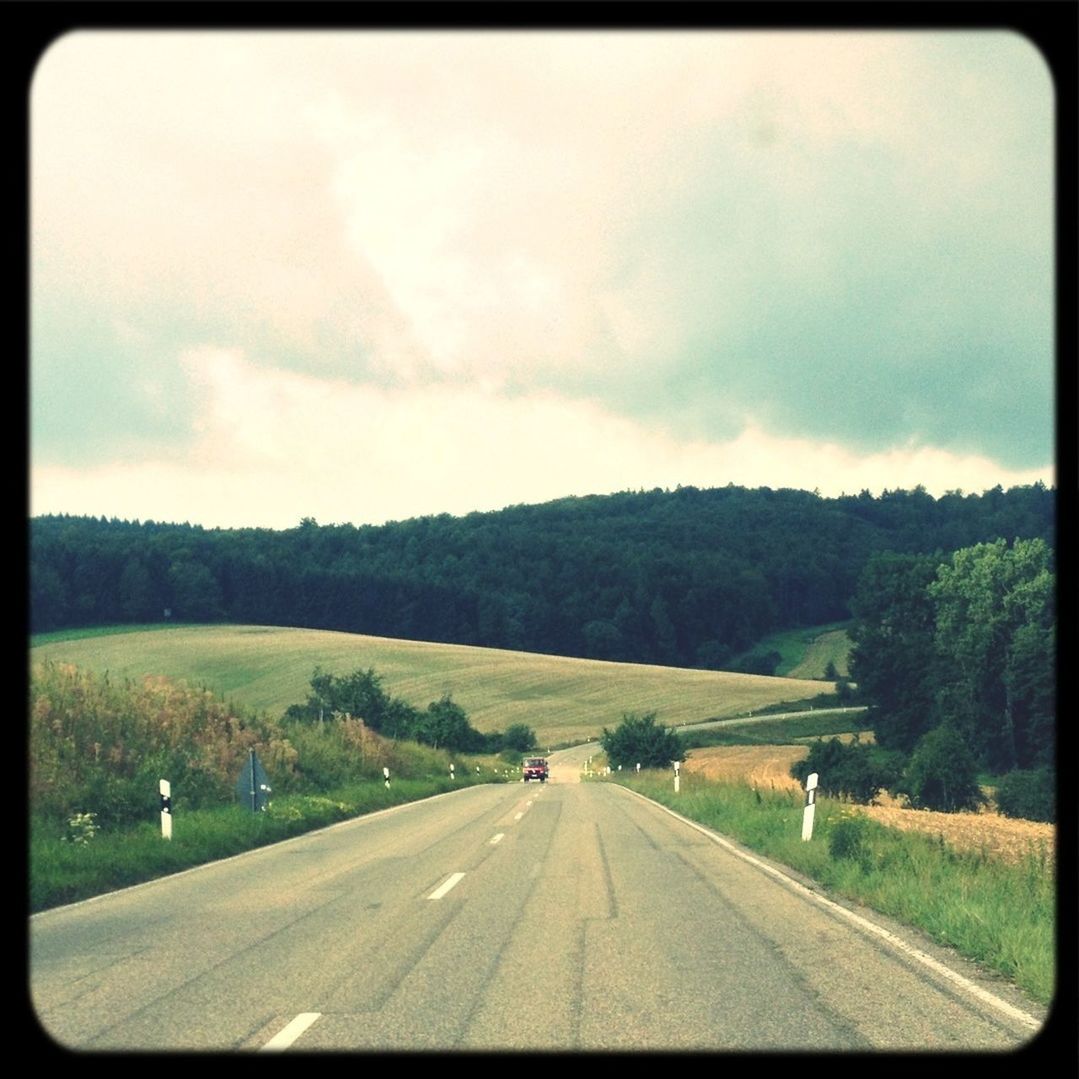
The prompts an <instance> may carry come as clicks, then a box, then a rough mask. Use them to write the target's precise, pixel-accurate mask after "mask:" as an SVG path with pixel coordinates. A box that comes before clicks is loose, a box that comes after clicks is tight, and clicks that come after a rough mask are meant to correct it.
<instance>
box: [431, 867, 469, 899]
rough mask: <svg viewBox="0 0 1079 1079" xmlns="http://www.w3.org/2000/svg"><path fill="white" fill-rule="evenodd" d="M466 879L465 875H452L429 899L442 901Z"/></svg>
mask: <svg viewBox="0 0 1079 1079" xmlns="http://www.w3.org/2000/svg"><path fill="white" fill-rule="evenodd" d="M463 879H464V873H451V874H450V875H449V877H448V878H447V879H446V880H445V881H444V882H443V883H442V884H440V885H439V886H438V887H437V888H436V889H435V890H434V891H433V892H432V893H431V894H430V895H429V896H428V897H427V898H428V899H441V898H442V897H443V896H444V895H445V894H446V893H447V892H448V891H449V890H450V889H451V888H455V887H457V885H458V884H460V883H461V881H462V880H463Z"/></svg>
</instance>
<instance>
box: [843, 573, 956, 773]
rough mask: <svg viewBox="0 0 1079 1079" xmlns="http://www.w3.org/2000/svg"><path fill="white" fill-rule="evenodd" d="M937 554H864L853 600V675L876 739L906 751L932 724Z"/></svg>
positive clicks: (936, 659)
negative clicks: (867, 706)
mask: <svg viewBox="0 0 1079 1079" xmlns="http://www.w3.org/2000/svg"><path fill="white" fill-rule="evenodd" d="M940 562H941V556H939V555H902V554H894V553H886V554H881V555H877V556H875V557H873V558H871V559H870V560H869V562H868V563H867V564H866V567H865V570H864V571H863V572H862V575H861V577H860V578H859V581H858V589H857V591H856V592H855V596H854V599H853V600H852V602H851V610H852V612H853V614H854V617H855V622H854V625H853V627H852V628H851V631H850V636H851V640H852V642H853V648H852V650H851V655H850V673H851V679H852V680H853V681H854V682H856V683H857V684H858V690H859V694H860V695H861V696H862V697H863V698H864V699H866V700H868V701H869V702H870V706H871V708H872V710H873V712H872V722H873V730H874V733H875V735H876V739H877V742H878V744H879V745H881V746H884V747H885V748H888V749H897V750H901V751H903V752H905V753H909V752H910V751H911V750H912V749H913V748H914V746H915V745H916V743H917V741H918V739H919V738H920V737H921V736H922V735H923V734H924V733H925V732H926V731H927V730H929V729H930V728H931V727H933V726H934V725H935V723H936V719H935V711H934V710H935V706H936V690H937V686H938V678H939V676H938V658H937V650H936V641H935V632H936V619H935V610H934V606H933V602H932V600H931V599H930V596H929V594H928V588H929V585H930V584H931V583H932V582H933V581H934V580H935V579H936V571H937V566H938V565H939V564H940Z"/></svg>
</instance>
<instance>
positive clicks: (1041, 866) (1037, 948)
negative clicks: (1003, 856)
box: [608, 773, 1056, 1004]
mask: <svg viewBox="0 0 1079 1079" xmlns="http://www.w3.org/2000/svg"><path fill="white" fill-rule="evenodd" d="M608 781H610V780H608ZM618 782H620V783H622V784H623V785H625V786H627V787H630V788H631V789H633V790H636V791H639V792H640V793H642V794H644V795H647V796H648V797H649V798H652V799H654V800H655V801H657V802H659V803H661V804H663V805H666V806H669V807H670V808H671V809H674V810H675V811H676V812H678V813H681V814H682V815H683V816H685V817H688V818H690V819H691V820H695V821H698V822H699V823H701V824H704V825H706V826H707V827H709V828H713V829H715V831H717V832H721V833H722V834H724V835H727V836H731V837H732V838H734V839H736V840H738V841H739V842H740V843H743V844H744V845H745V846H746V847H749V848H750V849H752V850H755V851H758V852H759V853H761V854H763V855H765V856H766V857H768V858H770V859H774V860H775V861H777V862H781V863H782V864H784V865H788V866H790V867H791V868H792V869H794V870H796V871H798V872H799V873H802V874H804V875H805V876H807V877H810V878H812V879H813V880H815V881H817V882H819V883H820V884H821V885H823V886H824V887H826V888H827V889H829V890H830V891H832V892H833V893H835V894H837V895H840V896H844V897H846V898H848V899H851V900H854V901H856V902H859V903H862V904H864V905H865V906H867V907H870V908H872V909H874V910H877V911H880V912H881V913H883V914H887V915H889V916H891V917H894V918H895V919H896V920H897V921H901V922H903V923H904V924H907V925H911V926H915V927H917V928H919V929H921V930H923V931H924V932H926V933H927V934H928V935H929V936H930V937H932V938H933V939H934V940H936V941H938V942H939V943H941V944H945V945H948V946H950V947H952V948H954V949H955V950H956V951H958V952H959V953H960V954H962V955H964V956H966V957H968V958H970V959H973V960H975V961H977V962H978V963H980V964H982V965H983V966H985V967H987V968H989V969H991V970H995V971H997V972H998V973H1000V974H1002V975H1003V976H1004V977H1006V978H1007V979H1008V980H1009V981H1012V982H1014V983H1015V984H1016V985H1017V986H1019V987H1020V988H1021V989H1023V990H1024V991H1025V992H1027V993H1028V994H1029V995H1030V996H1031V997H1032V998H1033V999H1034V1000H1037V1001H1039V1002H1041V1003H1044V1004H1047V1003H1049V1001H1050V999H1051V998H1052V996H1053V990H1054V980H1055V948H1054V937H1055V906H1056V886H1055V880H1054V876H1053V871H1052V865H1051V862H1050V861H1049V860H1048V859H1047V858H1046V857H1045V856H1044V854H1043V853H1039V852H1035V851H1032V852H1031V854H1030V856H1029V857H1028V858H1027V859H1026V860H1025V861H1024V862H1023V863H1022V864H1020V865H1018V866H1015V865H1008V864H1006V863H1004V862H1001V861H998V860H996V859H993V858H991V857H989V856H988V855H987V854H986V853H985V852H978V853H962V852H958V851H955V850H952V849H951V848H949V847H946V846H945V845H944V844H943V843H942V842H940V841H938V840H936V839H934V838H932V837H929V836H926V835H920V834H915V833H910V832H901V831H898V830H896V829H892V828H886V827H884V826H882V825H880V824H878V823H876V822H875V821H871V820H868V819H867V818H865V817H864V816H861V815H859V814H857V813H856V812H855V811H854V810H852V808H851V807H850V806H848V805H844V804H843V803H840V802H835V801H832V800H831V799H827V798H822V799H819V800H818V802H817V809H816V817H815V823H814V830H813V839H812V840H811V841H810V842H803V841H802V839H801V824H802V813H803V803H802V799H801V797H800V796H799V795H798V794H796V793H795V792H779V791H775V792H773V791H767V792H765V791H755V790H753V789H752V788H750V787H748V786H745V785H742V784H718V783H712V782H709V781H707V780H704V779H702V778H699V777H693V776H686V777H683V779H682V782H681V790H680V792H679V793H677V794H676V793H675V792H674V789H673V783H672V782H671V778H670V777H669V776H667V775H663V776H660V775H658V774H655V773H651V774H649V773H642V775H641V776H639V777H627V778H626V779H621V778H620V779H619V780H618Z"/></svg>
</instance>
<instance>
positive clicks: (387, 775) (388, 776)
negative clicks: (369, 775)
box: [382, 768, 390, 790]
mask: <svg viewBox="0 0 1079 1079" xmlns="http://www.w3.org/2000/svg"><path fill="white" fill-rule="evenodd" d="M382 774H383V775H384V776H385V777H386V789H387V790H389V787H390V770H389V768H383V769H382Z"/></svg>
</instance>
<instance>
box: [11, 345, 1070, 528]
mask: <svg viewBox="0 0 1079 1079" xmlns="http://www.w3.org/2000/svg"><path fill="white" fill-rule="evenodd" d="M184 363H185V366H186V369H187V370H188V371H189V373H190V375H191V377H192V379H193V380H194V381H195V382H196V383H197V384H198V385H199V387H200V391H199V392H200V393H201V395H202V397H203V402H204V409H203V412H202V416H201V420H200V422H199V430H198V437H197V442H196V446H195V449H194V451H193V452H192V453H191V454H190V455H189V456H188V457H187V458H186V459H183V460H178V459H169V458H165V457H162V458H160V459H157V460H141V461H123V462H117V463H114V464H112V465H109V466H103V467H98V468H94V469H64V468H35V469H34V470H33V474H32V485H31V490H32V497H31V501H32V506H31V512H32V514H34V515H38V514H44V513H59V512H64V513H72V514H91V515H100V514H104V515H106V516H116V517H120V518H126V519H140V520H147V519H153V520H160V521H183V520H187V521H190V522H191V523H200V524H204V525H206V526H208V527H211V526H220V527H248V526H261V527H271V528H285V527H291V526H293V525H295V524H297V523H298V522H299V520H300V519H301V518H302V517H305V516H313V517H315V518H317V519H318V520H319V521H320V522H322V523H324V524H327V523H334V522H336V523H344V522H352V523H355V524H361V523H381V522H383V521H386V520H391V519H405V518H409V517H416V516H421V515H424V514H430V513H440V512H448V513H453V514H464V513H467V512H470V511H472V510H487V509H499V508H502V507H504V506H507V505H512V504H515V503H521V502H527V503H538V502H543V501H547V500H549V499H553V498H558V497H562V496H565V495H569V494H591V493H609V492H614V491H619V490H636V489H639V488H645V489H651V488H653V487H672V488H673V487H675V486H677V485H679V484H681V485H690V484H692V485H695V486H698V487H716V486H724V485H725V484H727V483H729V482H730V483H735V484H738V485H741V486H747V487H758V486H769V487H774V488H778V487H803V488H806V489H813V488H818V489H819V490H820V491H821V493H822V494H824V495H826V496H832V495H838V494H840V493H843V492H847V493H852V494H853V493H857V492H858V491H860V490H861V489H863V488H866V489H869V490H870V491H872V492H873V493H879V492H880V491H881V490H882V489H884V488H890V489H894V488H899V487H902V488H911V487H914V486H916V485H917V484H923V485H924V486H925V487H926V488H927V489H928V490H929V491H930V493H931V494H935V495H939V494H943V493H944V491H945V490H948V489H954V488H956V487H960V488H963V489H964V490H967V491H975V492H980V491H982V490H984V489H986V488H989V487H992V486H994V485H995V484H997V483H1001V484H1002V485H1003V486H1005V487H1007V486H1012V485H1015V484H1023V483H1033V482H1034V481H1035V480H1038V479H1041V480H1043V481H1044V482H1046V483H1052V482H1053V478H1052V475H1051V474H1049V473H1047V472H1046V471H1045V470H1035V471H1030V472H1006V471H1004V470H1001V469H999V468H997V467H995V466H994V465H993V464H992V462H990V461H987V460H985V459H983V458H978V457H966V458H957V457H955V456H953V455H950V454H947V453H944V452H942V451H939V450H934V449H931V448H927V447H915V446H909V447H903V448H898V449H895V450H892V451H889V452H887V453H882V454H875V455H872V456H870V457H856V456H854V455H852V454H850V453H847V452H846V451H844V450H843V449H841V448H840V447H838V446H835V445H815V444H812V443H809V442H801V441H797V440H792V439H783V438H775V437H771V436H769V435H767V434H765V433H764V432H762V431H760V430H757V429H753V428H747V429H746V430H745V431H744V432H743V433H742V434H741V435H740V436H739V437H738V438H736V439H735V440H733V441H731V442H727V443H705V442H699V441H698V442H687V443H682V442H679V441H677V440H676V439H673V438H671V437H670V436H667V435H663V434H658V433H655V432H650V431H648V430H646V429H644V428H642V427H640V426H638V425H636V424H634V423H633V422H632V421H629V420H627V419H624V418H620V417H618V416H615V415H612V414H610V413H608V412H605V411H604V410H603V409H602V408H600V407H598V406H595V405H590V404H587V403H583V402H579V401H570V400H565V399H562V398H559V397H557V396H555V395H553V394H541V395H534V396H529V397H518V398H504V397H500V396H499V395H498V394H497V393H495V392H492V391H490V390H484V389H481V388H477V387H468V386H460V385H453V384H447V385H445V386H442V387H439V386H430V387H427V388H425V389H423V390H420V391H416V390H413V391H412V392H405V391H403V390H400V389H396V390H395V389H385V388H382V389H380V388H376V387H371V386H355V385H351V384H348V383H345V382H334V381H325V380H319V379H316V378H314V377H312V376H309V375H303V374H297V373H295V372H287V371H281V370H272V369H267V368H264V367H259V366H256V365H255V364H253V363H251V362H250V361H249V360H247V359H246V358H245V357H244V356H243V355H242V354H240V353H238V352H236V351H229V350H222V349H216V348H204V349H200V350H196V351H193V352H191V353H189V354H187V355H186V356H185V357H184Z"/></svg>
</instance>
